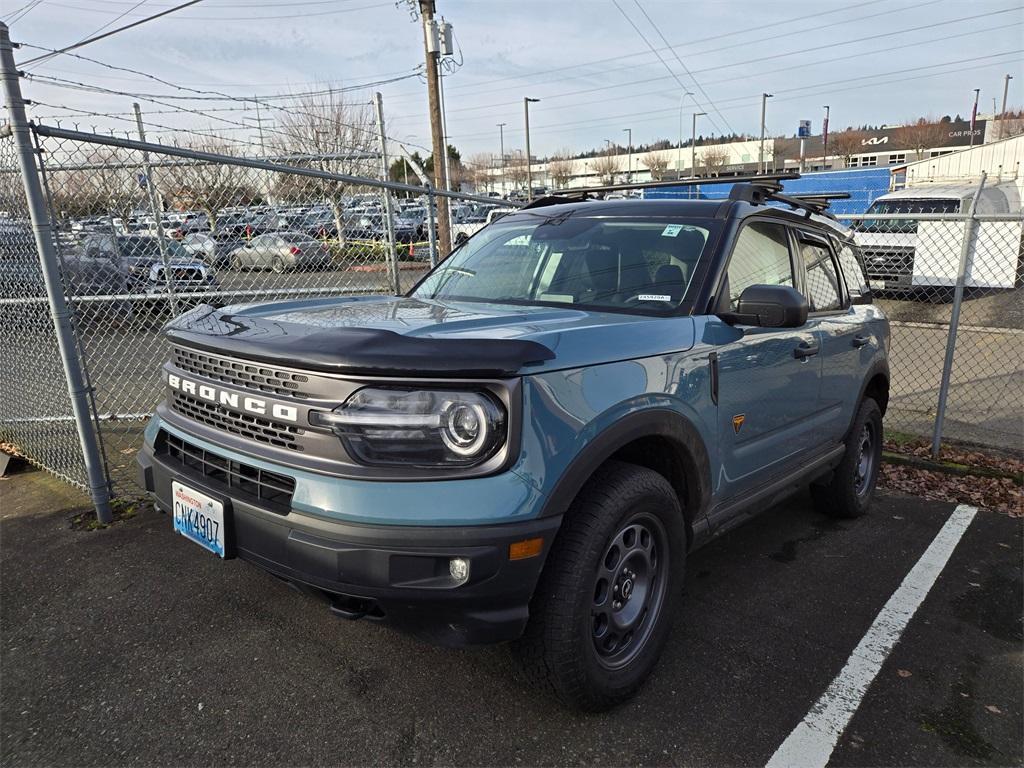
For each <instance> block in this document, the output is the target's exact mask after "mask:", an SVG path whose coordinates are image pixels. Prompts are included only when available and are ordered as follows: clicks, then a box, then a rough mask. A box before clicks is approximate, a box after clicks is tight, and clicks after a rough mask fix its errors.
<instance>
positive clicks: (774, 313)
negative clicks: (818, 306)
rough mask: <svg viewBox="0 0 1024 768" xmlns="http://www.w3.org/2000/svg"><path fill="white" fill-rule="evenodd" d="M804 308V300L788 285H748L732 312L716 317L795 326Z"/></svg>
mask: <svg viewBox="0 0 1024 768" xmlns="http://www.w3.org/2000/svg"><path fill="white" fill-rule="evenodd" d="M807 311H808V306H807V299H806V298H805V297H804V295H803V294H802V293H800V292H799V291H798V290H797V289H796V288H793V287H792V286H790V285H751V286H749V287H748V288H746V289H744V291H743V293H741V294H740V299H739V302H737V306H736V311H735V312H723V313H722V314H720V315H719V317H720V318H721V319H722V320H724V321H725V322H726V323H728V324H729V325H754V326H759V327H761V328H799V327H800V326H801V325H803V324H804V323H806V322H807Z"/></svg>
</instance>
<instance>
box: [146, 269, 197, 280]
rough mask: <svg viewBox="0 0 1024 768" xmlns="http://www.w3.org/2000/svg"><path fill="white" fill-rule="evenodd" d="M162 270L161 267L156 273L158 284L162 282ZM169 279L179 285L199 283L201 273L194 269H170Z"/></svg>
mask: <svg viewBox="0 0 1024 768" xmlns="http://www.w3.org/2000/svg"><path fill="white" fill-rule="evenodd" d="M164 274H165V273H164V269H163V267H161V268H160V269H158V270H157V271H156V279H157V280H158V281H160V282H163V281H164V279H165V278H164ZM171 278H172V279H173V280H174V281H176V282H179V283H201V282H202V281H203V272H202V270H200V269H196V268H195V267H178V268H175V267H171Z"/></svg>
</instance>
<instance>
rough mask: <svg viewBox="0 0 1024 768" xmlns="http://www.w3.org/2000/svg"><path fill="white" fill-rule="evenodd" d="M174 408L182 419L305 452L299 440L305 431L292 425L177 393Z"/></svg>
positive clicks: (175, 393)
mask: <svg viewBox="0 0 1024 768" xmlns="http://www.w3.org/2000/svg"><path fill="white" fill-rule="evenodd" d="M171 407H172V408H174V410H175V411H177V412H178V413H180V414H181V415H182V416H187V417H188V418H190V419H194V420H195V421H198V422H200V423H202V424H207V425H209V426H211V427H216V428H217V429H223V430H224V431H225V432H231V433H233V434H236V435H240V436H242V437H245V438H248V439H249V440H256V441H258V442H261V443H266V444H267V445H274V446H277V447H278V448H288V449H290V450H293V451H301V450H302V446H301V445H299V443H298V442H297V441H296V438H298V437H300V436H301V435H303V434H305V430H302V429H300V428H299V427H295V426H292V425H290V424H281V423H279V422H276V421H270V420H269V419H264V418H261V417H259V416H253V415H252V414H249V413H236V412H235V411H231V410H228V409H227V408H225V407H223V406H222V405H218V404H217V403H210V402H207V401H205V400H199V399H198V398H195V397H191V396H190V395H186V394H184V393H182V392H178V391H177V390H174V391H172V392H171Z"/></svg>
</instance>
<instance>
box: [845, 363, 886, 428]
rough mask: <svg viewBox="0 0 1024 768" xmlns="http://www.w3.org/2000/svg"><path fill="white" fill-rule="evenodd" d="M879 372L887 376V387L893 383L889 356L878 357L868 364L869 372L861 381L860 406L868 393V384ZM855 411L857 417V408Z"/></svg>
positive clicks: (858, 404)
mask: <svg viewBox="0 0 1024 768" xmlns="http://www.w3.org/2000/svg"><path fill="white" fill-rule="evenodd" d="M879 374H881V375H882V376H884V377H885V383H886V386H887V387H888V386H889V385H891V383H892V376H891V375H890V374H889V360H888V358H884V357H876V358H875V359H874V360H873V361H872V362H871V365H870V366H868V370H867V373H865V374H864V378H863V380H861V382H860V393H859V394H858V395H857V406H858V407H859V406H860V402H861V401H862V400H863V399H864V395H865V394H866V393H867V390H868V384H870V383H871V380H872V379H874V378H875V376H878V375H879ZM854 411H855V413H854V418H856V417H857V415H856V408H855V409H854Z"/></svg>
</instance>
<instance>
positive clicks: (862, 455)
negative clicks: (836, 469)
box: [853, 422, 878, 496]
mask: <svg viewBox="0 0 1024 768" xmlns="http://www.w3.org/2000/svg"><path fill="white" fill-rule="evenodd" d="M877 459H878V457H877V455H876V451H875V427H874V425H873V424H871V423H870V422H868V423H866V424H865V425H864V428H863V429H862V430H861V432H860V437H859V439H858V440H857V465H856V467H855V468H854V473H853V490H854V491H855V492H856V494H857V495H858V496H864V495H866V494H867V493H868V491H870V490H871V484H872V482H874V475H875V465H876V464H877Z"/></svg>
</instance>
